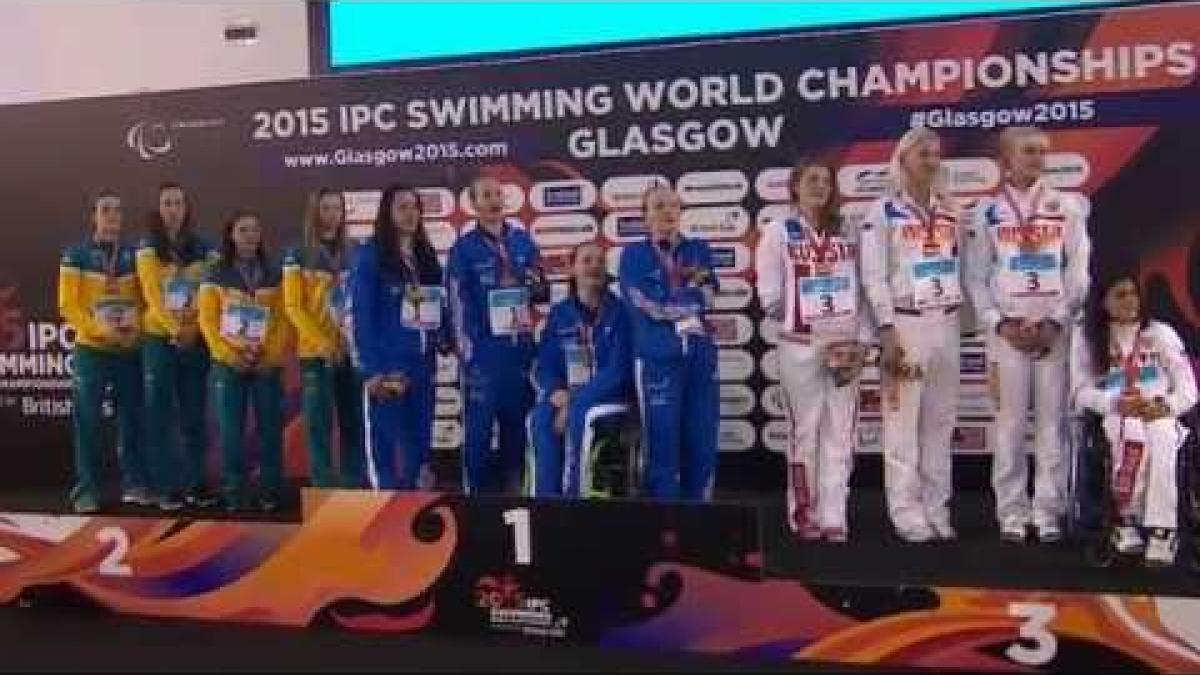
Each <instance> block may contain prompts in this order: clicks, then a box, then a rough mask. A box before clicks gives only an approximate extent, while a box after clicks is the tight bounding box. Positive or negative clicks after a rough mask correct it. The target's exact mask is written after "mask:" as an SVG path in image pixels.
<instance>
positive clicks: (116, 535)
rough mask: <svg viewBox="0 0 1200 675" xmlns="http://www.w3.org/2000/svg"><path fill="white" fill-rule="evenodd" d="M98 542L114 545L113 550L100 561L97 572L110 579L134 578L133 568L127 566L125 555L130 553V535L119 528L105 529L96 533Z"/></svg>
mask: <svg viewBox="0 0 1200 675" xmlns="http://www.w3.org/2000/svg"><path fill="white" fill-rule="evenodd" d="M96 541H100V542H104V543H105V544H112V545H113V547H112V550H111V551H109V552H108V555H106V556H104V560H101V561H100V566H99V567H98V568H97V571H98V572H100V574H103V575H106V576H110V577H129V576H133V568H132V567H130V566H129V565H127V564H125V563H124V562H122V561H124V560H125V554H126V553H129V535H128V534H126V533H125V530H122V529H121V528H119V527H105V528H102V529H101V530H100V531H99V532H97V533H96Z"/></svg>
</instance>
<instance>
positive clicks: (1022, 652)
mask: <svg viewBox="0 0 1200 675" xmlns="http://www.w3.org/2000/svg"><path fill="white" fill-rule="evenodd" d="M1055 613H1056V612H1055V608H1054V605H1048V604H1045V603H1041V602H1013V603H1010V604H1009V605H1008V615H1009V616H1016V617H1020V618H1022V619H1025V620H1024V621H1023V622H1022V623H1021V627H1020V629H1019V632H1018V635H1020V636H1021V640H1022V642H1025V643H1032V644H1031V645H1030V644H1022V642H1017V643H1014V644H1012V645H1009V647H1008V649H1006V650H1005V651H1004V655H1005V656H1007V657H1008V658H1010V659H1012V660H1013V661H1016V662H1017V663H1020V664H1022V665H1025V666H1042V665H1045V664H1047V663H1050V661H1051V660H1052V659H1053V658H1054V655H1055V653H1056V652H1057V651H1058V638H1057V637H1055V635H1054V633H1052V632H1050V630H1049V628H1048V627H1049V625H1050V622H1051V621H1053V620H1054V615H1055Z"/></svg>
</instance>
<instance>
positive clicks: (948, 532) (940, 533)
mask: <svg viewBox="0 0 1200 675" xmlns="http://www.w3.org/2000/svg"><path fill="white" fill-rule="evenodd" d="M929 527H931V528H932V529H933V536H935V537H937V538H938V539H941V540H942V541H954V540H955V539H958V530H955V529H954V526H953V525H951V524H950V521H948V520H931V521H929Z"/></svg>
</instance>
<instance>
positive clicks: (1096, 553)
mask: <svg viewBox="0 0 1200 675" xmlns="http://www.w3.org/2000/svg"><path fill="white" fill-rule="evenodd" d="M1083 561H1084V563H1085V564H1086V565H1087V566H1088V567H1112V565H1113V563H1115V562H1116V561H1117V550H1116V549H1115V548H1113V545H1112V538H1111V537H1109V536H1108V535H1107V534H1105V535H1104V536H1100V537H1096V538H1095V539H1093V540H1092V541H1089V542H1087V543H1086V544H1085V545H1084V547H1083Z"/></svg>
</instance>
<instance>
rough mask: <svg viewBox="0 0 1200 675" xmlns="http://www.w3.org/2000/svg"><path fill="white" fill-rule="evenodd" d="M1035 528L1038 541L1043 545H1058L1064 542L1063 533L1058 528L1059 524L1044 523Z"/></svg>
mask: <svg viewBox="0 0 1200 675" xmlns="http://www.w3.org/2000/svg"><path fill="white" fill-rule="evenodd" d="M1035 527H1036V529H1037V538H1038V541H1040V542H1042V543H1043V544H1057V543H1058V542H1060V541H1062V538H1063V531H1062V528H1061V527H1059V526H1058V523H1042V524H1040V525H1037V526H1035Z"/></svg>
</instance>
